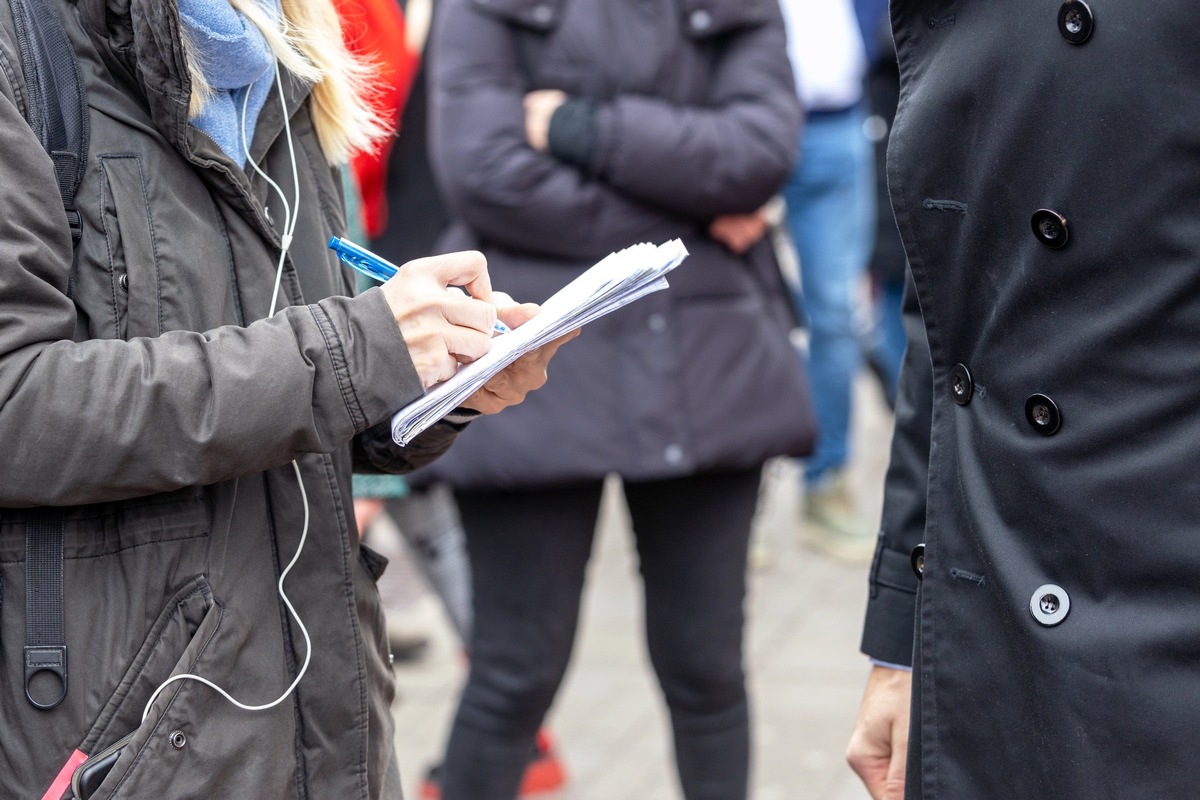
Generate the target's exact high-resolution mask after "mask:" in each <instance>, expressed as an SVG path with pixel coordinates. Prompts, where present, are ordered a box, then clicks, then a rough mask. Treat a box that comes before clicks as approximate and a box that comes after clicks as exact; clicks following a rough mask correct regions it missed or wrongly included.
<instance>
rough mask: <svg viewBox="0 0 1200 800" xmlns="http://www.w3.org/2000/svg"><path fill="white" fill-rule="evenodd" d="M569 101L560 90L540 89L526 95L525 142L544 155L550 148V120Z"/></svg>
mask: <svg viewBox="0 0 1200 800" xmlns="http://www.w3.org/2000/svg"><path fill="white" fill-rule="evenodd" d="M566 101H567V95H566V93H565V92H560V91H559V90H558V89H538V90H537V91H534V92H530V93H529V94H527V95H525V140H526V141H528V142H529V146H530V147H532V148H533V149H534V150H537V151H538V152H541V153H544V152H546V151H547V150H548V149H549V148H550V118H551V117H553V116H554V112H555V111H557V110H558V107H559V106H561V105H562V104H563V103H565V102H566Z"/></svg>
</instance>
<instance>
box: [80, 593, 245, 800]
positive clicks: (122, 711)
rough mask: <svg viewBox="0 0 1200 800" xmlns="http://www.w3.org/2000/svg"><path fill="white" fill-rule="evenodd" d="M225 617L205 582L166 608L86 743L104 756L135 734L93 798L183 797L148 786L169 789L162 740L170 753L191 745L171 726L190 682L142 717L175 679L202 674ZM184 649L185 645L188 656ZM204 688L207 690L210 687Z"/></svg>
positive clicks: (199, 793)
mask: <svg viewBox="0 0 1200 800" xmlns="http://www.w3.org/2000/svg"><path fill="white" fill-rule="evenodd" d="M197 615H199V616H198V617H197ZM222 616H223V612H222V608H221V606H220V605H219V604H217V603H216V602H215V601H214V600H213V598H212V594H211V592H210V591H209V590H208V586H207V583H206V582H204V580H203V578H199V579H197V580H196V581H194V582H192V583H191V584H189V585H188V586H187V587H185V588H184V589H183V590H181V591H180V592H179V593H176V595H175V596H174V597H172V599H171V601H170V602H168V604H167V606H166V608H164V609H163V613H162V614H161V615H160V616H159V619H158V620H157V621H156V623H155V625H154V626H153V627H152V628H151V633H150V635H149V636H147V638H146V641H145V643H144V644H143V646H142V647H141V649H140V650H139V651H138V654H137V656H136V657H135V658H134V661H133V664H132V665H131V666H130V668H129V670H128V671H127V672H126V675H125V677H124V678H123V679H122V680H121V683H120V684H119V685H118V686H117V690H116V691H115V692H114V693H113V696H112V698H111V699H110V700H109V702H108V703H107V704H106V706H105V708H104V711H103V712H102V713H101V715H100V717H99V718H98V719H97V720H96V724H95V725H94V726H93V729H92V732H91V733H89V734H88V739H87V741H85V744H87V742H89V741H92V740H95V742H96V745H95V746H93V749H94V750H95V751H96V752H99V749H100V748H102V747H104V746H106V745H108V744H111V743H112V742H114V741H117V740H119V739H121V738H122V737H124V736H127V735H129V734H130V732H131V731H132V733H133V735H132V736H129V741H128V743H127V744H126V745H125V748H124V750H123V752H122V753H121V756H120V758H118V759H117V762H116V763H115V764H114V765H113V768H112V771H111V772H109V774H108V776H107V777H106V778H105V779H104V781H103V783H101V784H100V787H99V789H98V790H97V791H96V793H95V794H93V795H92V800H107V799H108V798H117V797H129V798H133V797H183V795H177V794H169V793H165V792H162V791H158V790H157V789H156V790H154V791H148V787H157V786H166V785H168V784H169V783H170V777H169V774H170V772H172V771H173V766H172V765H171V764H170V762H169V761H167V760H162V759H161V758H160V756H161V753H160V752H159V751H160V749H161V748H160V747H156V746H155V745H158V744H160V743H159V742H158V740H159V739H165V740H167V741H165V742H162V743H161V744H162V745H165V747H166V748H167V749H168V750H171V749H174V750H181V749H183V747H186V745H187V742H186V738H187V734H186V733H183V732H182V731H181V730H180V729H179V728H175V727H174V726H172V725H171V723H172V722H174V721H175V720H171V719H168V715H172V712H173V713H174V714H178V713H179V710H178V709H176V708H175V705H176V701H177V700H178V699H179V698H178V695H179V694H180V693H181V692H180V690H181V688H182V684H184V683H186V681H176V682H175V683H173V684H170V685H167V686H166V688H164V689H163V690H162V692H160V693H159V694H158V696H157V697H156V698H155V704H156V708H157V709H158V711H157V713H155V711H154V710H153V709H152V710H151V713H150V714H148V715H147V716H146V719H145V720H144V721H143V720H142V714H143V713H145V710H146V703H147V702H148V701H149V700H150V698H151V697H153V696H154V694H155V692H156V690H157V689H158V687H159V686H162V685H163V683H164V682H165V681H166V680H167V679H168V678H169V677H171V676H174V675H180V674H191V673H195V672H196V670H197V669H198V662H199V661H200V657H201V656H202V655H203V654H204V652H205V650H206V649H207V648H208V645H209V644H210V643H211V641H212V639H213V637H214V636H215V634H216V632H217V630H218V629H219V628H220V626H221V619H222ZM192 623H196V624H195V627H194V629H191V630H190V635H187V634H188V632H189V628H191V624H192ZM180 644H182V645H183V647H182V651H180V649H179V645H180ZM172 654H174V655H173V657H171V655H172ZM164 667H165V669H164ZM202 688H205V690H206V691H207V687H202ZM164 712H166V713H164ZM164 729H165V730H164ZM180 736H182V739H180V738H179V737H180ZM181 744H182V746H179V745H181ZM80 749H83V748H80ZM84 752H90V751H88V750H84ZM193 788H194V789H195V792H196V794H195V795H188V796H189V797H191V796H197V797H199V796H204V793H205V789H204V786H203V785H197V786H194V787H193Z"/></svg>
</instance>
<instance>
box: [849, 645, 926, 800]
mask: <svg viewBox="0 0 1200 800" xmlns="http://www.w3.org/2000/svg"><path fill="white" fill-rule="evenodd" d="M911 693H912V675H911V673H908V672H906V671H903V670H897V669H891V668H888V667H882V666H875V667H873V668H872V670H871V675H870V677H869V678H868V679H867V688H866V691H864V692H863V701H862V706H861V708H860V709H859V713H858V719H857V721H856V722H855V724H854V732H853V733H852V734H851V736H850V743H849V745H848V746H847V748H846V760H847V761H848V762H849V764H850V767H851V769H853V770H854V772H855V774H857V775H858V776H859V778H861V779H862V782H863V785H864V786H865V787H866V788H867V791H868V792H869V793H870V795H871V797H872V798H874V800H902V799H903V797H904V767H905V759H906V758H907V752H908V720H909V703H910V702H911Z"/></svg>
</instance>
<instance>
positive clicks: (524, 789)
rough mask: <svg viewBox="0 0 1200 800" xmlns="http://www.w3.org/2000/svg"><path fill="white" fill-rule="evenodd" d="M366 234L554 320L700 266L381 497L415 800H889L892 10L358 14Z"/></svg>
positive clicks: (557, 6)
mask: <svg viewBox="0 0 1200 800" xmlns="http://www.w3.org/2000/svg"><path fill="white" fill-rule="evenodd" d="M338 5H339V7H340V12H341V14H342V16H343V23H344V26H345V32H346V36H347V40H348V42H349V44H350V45H351V46H352V47H353V48H354V49H356V50H358V51H359V52H362V53H366V54H368V55H369V56H370V57H372V58H373V59H374V60H375V61H376V62H377V63H378V64H379V65H380V68H381V71H382V74H383V77H384V82H383V85H384V89H385V90H384V91H381V92H380V94H379V95H378V97H377V99H376V101H377V103H379V104H380V107H381V108H382V109H384V110H385V111H386V112H387V113H388V114H389V115H390V116H391V118H392V119H393V120H394V122H395V126H396V129H397V134H396V136H395V138H394V140H393V141H392V142H391V143H390V146H389V147H386V148H383V149H382V150H381V151H379V152H377V153H375V154H373V155H371V156H364V157H359V158H358V159H356V160H355V162H354V163H353V164H352V167H351V169H350V170H349V171H348V173H347V175H346V181H347V197H348V202H349V205H350V206H351V211H352V213H351V217H352V219H353V220H354V221H355V223H356V225H357V229H356V230H355V231H354V232H353V234H352V238H354V239H355V240H356V241H358V242H360V243H362V244H364V245H366V246H369V247H370V248H371V249H373V250H374V251H376V252H377V253H379V254H380V255H382V256H383V257H384V258H386V259H388V260H390V261H392V262H394V263H397V264H402V263H404V262H405V261H408V260H410V259H412V258H417V257H420V256H424V255H429V254H432V253H436V252H445V251H449V250H456V249H479V250H482V251H483V252H484V253H485V255H487V257H488V262H489V269H490V271H491V273H492V281H493V284H494V285H495V287H496V288H498V289H501V290H503V291H506V292H508V293H509V294H511V295H513V296H514V297H515V298H517V299H518V300H522V301H525V300H531V301H535V302H536V301H540V300H543V299H545V298H546V297H547V296H548V295H549V294H551V293H552V292H553V291H555V290H556V289H557V288H558V287H560V286H561V285H563V284H565V283H566V282H567V281H568V280H569V279H570V278H571V277H573V276H574V275H575V274H578V272H580V271H582V270H583V269H585V268H586V267H587V266H590V264H591V263H593V262H595V261H596V260H599V258H601V257H603V256H604V255H605V254H607V253H608V252H610V251H613V250H617V249H620V248H622V247H625V246H628V245H630V244H633V243H635V242H637V241H654V242H659V241H662V240H665V239H668V238H673V237H675V236H679V237H680V238H682V239H683V240H684V242H685V244H686V245H687V247H688V249H689V250H690V251H691V254H692V255H691V256H690V257H689V259H688V260H687V261H686V262H685V263H684V265H683V266H682V267H681V268H680V269H679V270H677V271H676V272H675V273H674V274H673V275H672V277H671V283H672V288H671V289H670V290H669V291H667V292H663V293H660V294H659V295H657V296H654V297H650V298H646V299H645V300H643V301H639V302H638V303H635V304H634V305H632V306H630V307H629V308H627V309H624V310H622V311H620V312H617V313H615V314H613V315H611V317H609V318H605V319H604V320H601V321H599V322H597V323H596V324H594V325H592V326H589V327H588V329H587V330H585V332H584V334H583V336H581V337H580V339H579V340H578V341H576V342H573V343H572V344H571V345H570V346H569V347H568V348H567V349H566V350H565V351H564V353H563V355H562V356H561V357H560V358H559V359H558V360H557V361H556V362H555V364H554V365H553V367H552V368H551V379H550V382H549V383H548V384H547V386H546V387H545V388H544V389H543V390H541V391H539V392H537V393H536V394H535V395H531V396H530V398H529V400H528V401H527V402H526V403H525V404H523V405H522V406H520V407H517V408H514V409H509V410H508V411H506V412H505V413H504V414H500V415H497V416H496V417H492V418H487V419H481V420H478V421H476V422H475V423H473V424H472V426H471V429H470V430H469V431H468V432H467V433H465V434H464V435H463V436H462V437H461V439H460V441H459V442H458V443H457V444H456V446H455V448H453V450H452V451H451V453H449V454H448V455H447V456H446V457H445V458H443V459H441V460H440V461H439V462H437V463H436V464H435V465H434V467H432V468H427V469H426V470H423V471H420V472H418V473H417V474H415V475H413V476H409V477H408V478H407V479H405V478H399V477H392V476H386V477H385V476H365V475H364V476H356V479H355V496H356V512H357V517H358V521H359V526H360V533H361V534H362V535H363V537H364V541H365V542H367V543H368V544H369V545H370V546H372V547H374V548H375V549H376V550H379V551H380V552H382V553H383V554H384V555H386V556H387V557H388V558H389V559H390V560H391V566H390V568H389V570H388V572H387V573H386V574H385V575H384V576H383V578H382V579H381V582H380V589H381V593H382V595H383V599H384V604H385V609H386V612H387V616H388V624H389V638H390V640H391V646H392V652H393V657H394V659H395V667H396V674H397V680H398V684H399V685H398V697H397V700H396V707H395V713H396V715H397V731H398V734H397V744H398V749H399V755H400V758H401V769H402V774H403V775H404V778H405V782H406V789H407V791H408V792H409V793H410V796H413V797H421V798H437V797H445V798H447V800H506V798H511V797H514V796H519V797H543V798H575V799H576V800H593V799H594V800H626V798H629V799H630V800H633V799H635V798H636V799H637V800H653V799H654V798H674V797H684V798H686V799H687V800H737V798H745V797H747V796H753V797H757V798H759V799H760V800H772V799H773V798H796V797H806V798H807V797H812V798H831V799H835V800H836V799H837V798H862V797H865V796H866V795H865V792H864V791H863V790H862V789H861V788H859V787H858V786H857V784H856V779H854V777H853V776H852V775H851V773H850V771H849V769H848V768H847V767H846V766H845V765H844V762H843V760H842V756H841V753H842V751H843V750H844V747H845V743H846V740H847V739H848V737H849V733H850V728H851V726H852V723H853V718H854V715H855V712H856V710H857V703H858V697H859V694H860V693H861V687H862V682H863V680H864V678H865V675H866V669H867V663H866V659H865V657H863V656H862V655H861V654H859V653H858V652H857V643H858V636H859V627H860V623H861V616H862V609H863V605H864V603H865V596H866V591H867V580H866V575H867V567H868V565H869V564H870V561H871V558H872V556H873V554H874V551H875V540H876V531H877V527H878V518H879V504H880V496H881V493H882V481H883V472H884V469H885V467H886V453H887V448H888V443H889V439H890V430H891V420H890V411H889V409H890V406H891V404H892V401H893V399H894V393H895V387H896V380H897V373H898V370H899V364H900V360H901V357H902V355H903V350H904V334H903V330H902V328H901V327H900V322H899V319H900V300H901V294H902V290H903V286H904V266H905V258H904V253H903V250H902V248H901V246H900V241H899V237H898V235H897V233H896V231H895V228H894V224H893V221H892V215H891V210H890V207H889V205H888V201H887V193H886V176H885V174H884V154H885V150H886V144H887V134H888V131H889V128H890V124H891V119H892V115H893V114H894V112H895V108H896V104H897V98H898V73H897V69H896V66H895V54H894V51H893V49H892V46H891V37H890V31H889V25H888V20H887V4H886V0H782V2H781V3H779V5H778V6H777V4H776V0H762V1H761V2H757V3H751V2H747V1H746V0H705V2H700V0H407V2H397V0H340V1H339V3H338Z"/></svg>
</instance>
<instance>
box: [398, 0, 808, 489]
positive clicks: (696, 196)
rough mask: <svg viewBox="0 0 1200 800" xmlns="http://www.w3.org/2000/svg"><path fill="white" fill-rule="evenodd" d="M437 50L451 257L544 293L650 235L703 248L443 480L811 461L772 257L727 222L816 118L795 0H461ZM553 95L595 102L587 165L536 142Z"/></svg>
mask: <svg viewBox="0 0 1200 800" xmlns="http://www.w3.org/2000/svg"><path fill="white" fill-rule="evenodd" d="M531 31H532V32H531ZM531 42H532V44H531ZM432 45H433V51H434V53H435V55H434V58H433V61H432V63H431V65H430V71H431V72H430V80H431V84H430V104H431V106H430V110H431V120H430V142H431V153H432V159H433V163H434V167H435V170H436V172H437V174H438V176H439V179H440V182H441V185H442V187H443V189H444V193H445V197H446V200H447V201H448V203H449V205H450V207H451V210H452V212H453V213H454V214H455V215H456V216H457V217H458V218H459V220H460V222H459V224H458V225H457V226H456V227H455V229H454V230H453V231H452V232H451V234H450V235H449V237H448V238H447V239H446V240H445V241H444V242H443V248H442V249H458V248H460V247H463V246H466V245H475V246H478V247H479V248H480V249H482V250H483V252H484V253H485V254H486V255H487V257H488V264H489V269H490V270H491V272H492V275H493V285H495V286H496V287H497V288H499V289H503V290H504V291H507V292H509V293H510V294H512V295H513V296H514V297H517V298H520V299H522V300H542V299H545V298H546V297H547V296H549V295H550V294H551V293H553V292H554V291H555V290H556V289H558V288H559V287H561V286H562V285H564V284H565V283H567V282H568V281H569V280H570V279H571V278H573V277H574V276H575V275H577V274H579V272H581V271H582V270H583V269H585V268H587V267H588V266H590V265H591V264H592V263H593V262H595V261H596V260H598V259H600V258H601V257H603V256H604V255H606V254H607V253H609V252H610V251H613V250H616V249H620V248H622V247H626V246H628V245H631V244H634V243H635V242H639V241H651V242H655V243H657V242H661V241H664V240H667V239H670V238H673V237H680V238H682V239H683V241H684V242H685V244H686V245H687V247H688V249H689V250H690V251H691V256H690V257H689V258H688V259H687V260H686V261H685V262H684V263H683V265H682V266H681V267H680V268H679V269H677V270H676V271H675V272H673V273H671V275H670V277H669V280H670V282H671V288H670V289H668V290H666V291H664V292H659V293H657V294H654V295H651V296H649V297H647V298H644V299H642V300H639V301H637V302H636V303H634V304H632V305H631V306H629V307H627V308H625V309H622V310H621V311H619V312H616V313H614V314H612V315H611V316H609V317H606V318H604V319H602V320H600V321H598V322H595V323H593V324H591V325H589V326H588V327H587V329H585V331H584V332H583V334H582V335H581V336H580V338H579V339H578V340H577V341H575V342H572V343H571V345H570V352H569V353H566V354H565V357H564V358H562V359H559V360H558V361H556V362H555V364H554V366H553V368H552V373H551V380H550V382H549V383H548V384H547V386H546V387H545V389H543V390H541V391H539V392H538V393H537V394H536V395H531V396H530V398H529V400H528V401H527V402H526V404H524V405H523V406H522V407H520V408H516V409H513V413H508V414H506V415H505V417H506V418H505V419H503V420H491V419H488V420H480V421H478V422H477V423H475V424H474V425H473V427H472V431H471V435H470V436H467V437H463V441H462V442H460V443H459V445H458V446H456V448H455V452H454V453H451V454H448V456H447V458H446V459H443V460H441V461H439V463H438V464H436V465H434V467H433V468H432V470H431V471H430V472H427V471H422V473H421V474H426V475H433V476H435V477H439V478H444V479H447V480H449V481H450V482H452V483H453V484H455V485H457V486H459V487H469V486H516V485H538V484H543V483H548V482H557V481H570V480H576V479H586V478H594V477H597V476H600V475H603V474H605V473H606V472H610V471H618V472H620V473H622V474H623V475H625V476H626V477H628V478H631V479H635V480H636V479H654V478H662V477H670V476H676V475H683V474H688V473H692V472H696V471H705V470H720V469H726V468H740V467H748V466H753V465H756V464H759V463H761V462H762V461H763V460H764V459H765V458H767V457H769V456H772V455H776V454H783V453H790V454H802V453H805V452H807V451H808V449H809V447H810V445H811V442H812V437H813V427H812V423H811V415H810V412H809V404H808V394H807V387H806V384H805V379H804V375H803V370H802V368H801V366H800V364H799V362H798V360H797V356H796V354H795V352H794V351H793V348H792V346H791V345H790V343H789V341H788V336H787V332H788V328H789V327H790V317H789V314H788V311H787V305H786V299H785V295H784V292H783V288H782V285H781V282H780V279H779V272H778V269H777V266H776V264H775V260H774V255H773V253H772V251H771V248H770V246H769V245H768V244H767V243H766V242H765V241H764V242H761V243H760V244H759V245H757V246H756V247H754V248H753V249H752V250H751V251H750V252H749V253H748V254H747V255H746V256H745V257H739V256H736V255H733V254H732V253H731V252H730V251H729V250H727V249H726V248H725V247H723V246H722V245H720V244H718V243H717V242H715V241H713V240H712V239H710V238H709V237H708V236H707V234H706V230H707V227H708V224H709V222H710V221H711V220H712V219H713V218H714V217H716V216H718V215H722V214H730V213H744V212H750V211H754V210H755V209H757V208H758V207H759V206H760V205H762V204H763V203H764V202H765V201H766V200H767V199H768V198H770V197H771V195H772V194H773V193H774V192H775V191H776V190H777V189H778V188H779V187H780V185H781V184H782V183H783V181H784V180H786V178H787V175H788V172H789V171H790V169H791V167H792V163H793V159H794V156H795V150H796V142H797V137H798V134H799V126H800V119H801V115H800V109H799V106H798V103H797V99H796V94H795V89H794V87H793V83H792V74H791V67H790V66H789V64H788V60H787V55H786V52H785V35H784V29H783V24H782V21H781V17H780V12H779V8H778V6H777V4H776V3H775V2H774V0H769V1H767V2H746V1H745V0H718V1H717V2H712V1H711V0H706V2H704V3H699V2H692V1H691V0H686V1H685V0H654V1H653V2H644V1H643V0H639V1H638V2H634V1H633V0H570V2H565V1H564V2H534V1H533V0H489V2H483V1H482V0H447V2H445V3H444V4H443V5H442V7H441V8H440V12H439V18H438V20H437V23H436V25H435V29H434V32H433V42H432ZM527 75H530V76H531V77H532V80H531V79H530V78H529V77H527ZM531 87H532V88H556V89H562V90H564V91H566V92H567V93H568V94H569V95H571V96H573V97H579V98H588V99H591V100H593V101H595V103H596V112H595V125H594V133H595V143H594V148H593V151H592V153H593V158H592V159H591V163H590V164H589V165H588V166H587V167H585V168H580V167H576V166H573V165H571V164H568V163H566V162H564V161H561V160H559V159H557V158H555V157H554V156H552V155H549V154H541V153H538V152H536V151H534V150H533V149H532V148H530V147H529V146H528V145H527V144H526V142H525V127H524V119H525V115H524V111H523V106H522V98H523V96H524V95H525V93H526V92H527V91H529V89H530V88H531ZM564 352H565V351H564Z"/></svg>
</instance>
